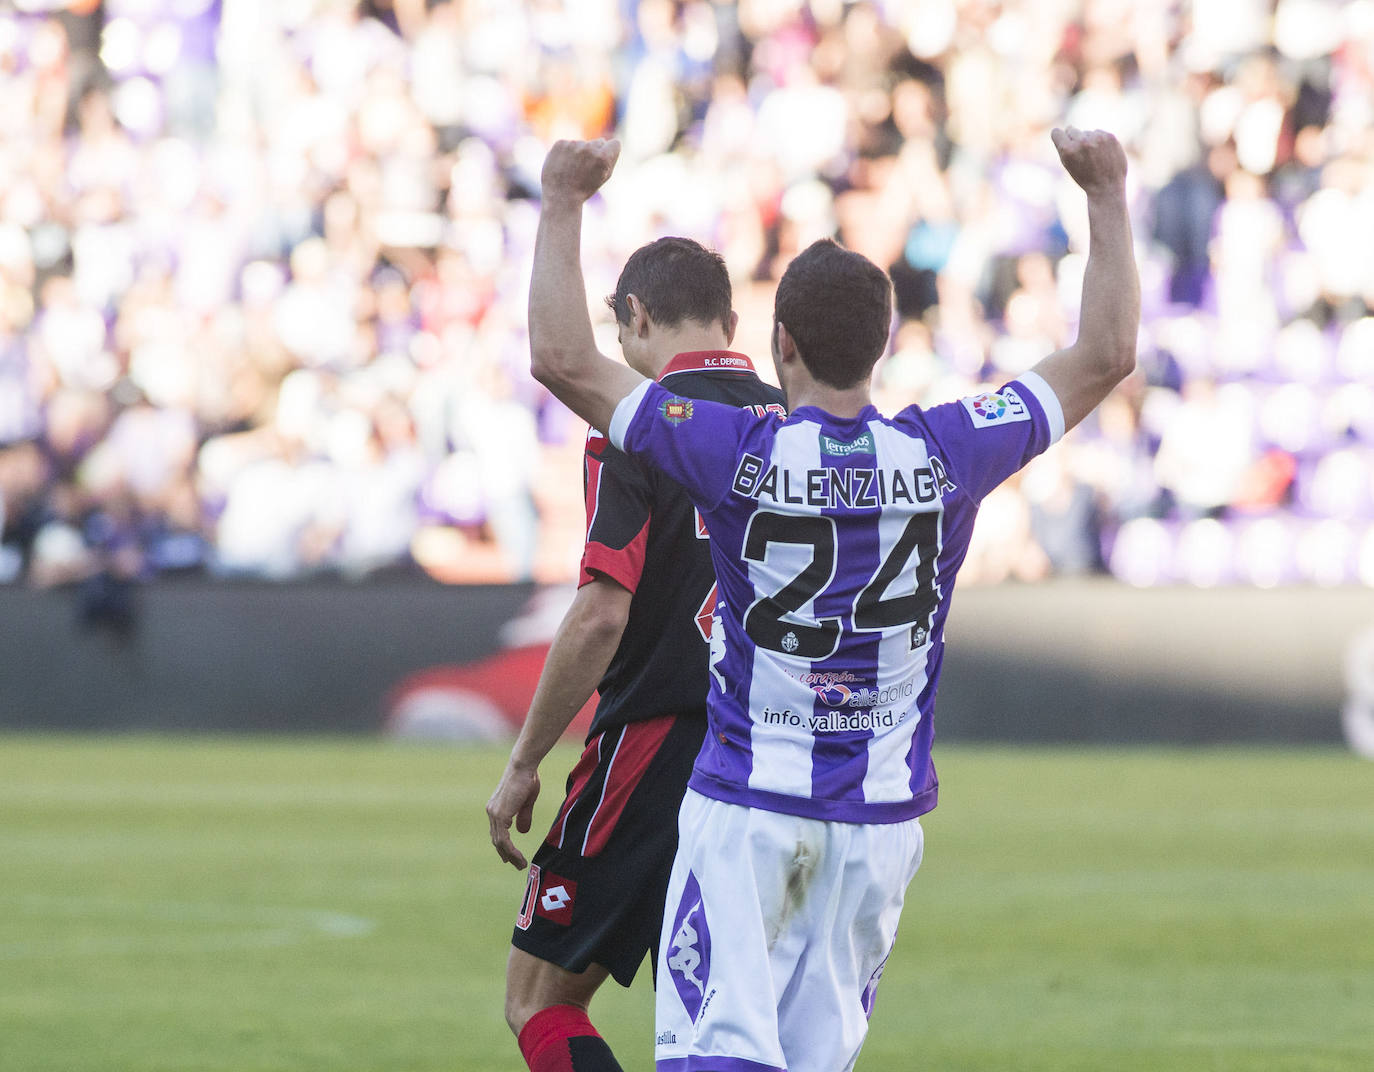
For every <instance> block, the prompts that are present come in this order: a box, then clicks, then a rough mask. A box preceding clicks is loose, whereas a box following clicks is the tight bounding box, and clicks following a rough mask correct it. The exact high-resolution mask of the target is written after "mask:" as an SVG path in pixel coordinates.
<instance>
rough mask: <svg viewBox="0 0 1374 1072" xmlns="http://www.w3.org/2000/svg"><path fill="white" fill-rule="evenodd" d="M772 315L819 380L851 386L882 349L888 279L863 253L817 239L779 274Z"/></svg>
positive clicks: (866, 373) (889, 296)
mask: <svg viewBox="0 0 1374 1072" xmlns="http://www.w3.org/2000/svg"><path fill="white" fill-rule="evenodd" d="M773 319H774V320H775V321H777V322H778V323H780V324H782V325H783V326H784V327H785V328H787V333H788V334H789V335H791V336H792V341H793V342H795V343H796V344H797V350H798V351H799V353H800V354H801V359H802V362H803V363H804V364H805V365H806V368H807V370H808V371H809V372H810V373H811V375H812V376H814V377H815V378H816V379H817V380H818V381H819V382H820V383H823V384H826V385H827V386H830V387H837V388H840V389H845V388H849V387H853V386H855V385H856V384H858V383H861V382H863V381H865V380H867V379H868V377H869V375H870V374H871V373H872V372H873V366H874V365H876V364H877V363H878V358H880V357H882V356H883V351H884V350H886V349H887V339H888V331H889V329H890V327H891V323H892V282H891V280H889V279H888V277H887V273H886V272H884V271H883V270H882V269H881V268H879V267H878V266H877V265H876V264H874V263H873V262H872V261H870V260H869V259H868V258H867V257H863V256H860V255H859V254H858V253H854V252H852V251H850V250H847V249H845V248H844V247H843V246H841V245H840V244H839V243H837V242H834V241H832V240H830V239H829V238H823V239H821V240H820V241H819V242H813V243H812V244H811V245H809V246H807V247H806V249H804V250H802V251H801V252H800V253H798V254H797V255H796V257H794V258H793V259H792V263H791V264H789V265H788V266H787V271H785V272H783V274H782V279H781V280H779V282H778V290H777V294H776V296H775V297H774V299H773Z"/></svg>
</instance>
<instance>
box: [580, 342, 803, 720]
mask: <svg viewBox="0 0 1374 1072" xmlns="http://www.w3.org/2000/svg"><path fill="white" fill-rule="evenodd" d="M659 381H660V382H661V383H663V384H664V385H665V386H667V387H669V388H671V389H672V391H673V392H674V393H675V394H677V395H680V396H682V397H684V398H701V399H709V400H711V401H713V402H724V403H728V404H732V405H737V406H742V407H748V408H757V409H759V410H760V411H765V410H766V411H772V412H775V413H777V414H779V415H780V416H781V415H783V414H784V413H785V410H784V407H783V397H782V392H781V391H779V390H778V389H777V388H776V387H773V386H771V385H770V384H767V383H764V382H763V381H762V380H760V379H759V377H758V375H757V373H756V372H755V371H754V366H753V365H752V364H751V363H750V361H749V359H748V358H747V357H745V356H744V355H743V354H737V353H732V352H730V351H725V350H702V351H692V352H688V353H682V354H678V355H677V356H676V357H675V358H673V360H672V361H671V362H669V364H668V366H667V368H666V369H664V371H663V374H662V375H661V376H660V377H659ZM583 483H584V488H585V491H586V498H587V544H586V547H585V548H584V549H583V553H582V571H581V576H580V578H579V582H578V583H579V585H581V584H586V583H587V582H588V581H590V580H592V578H593V576H594V575H596V574H602V575H604V576H606V577H609V578H611V579H612V580H614V581H616V582H618V583H619V584H622V585H624V586H625V588H626V589H628V590H629V591H630V592H631V593H633V598H632V599H631V600H630V615H629V619H628V621H627V622H626V624H625V633H624V635H623V636H622V637H621V640H620V646H619V647H618V648H617V649H616V653H615V656H614V657H613V658H612V659H611V665H610V666H609V667H608V668H607V670H606V675H605V676H604V677H603V678H602V679H601V683H600V685H599V686H598V688H599V691H600V694H601V695H600V700H599V701H598V703H597V708H596V717H595V718H594V719H593V721H592V726H591V730H590V732H589V734H588V740H590V739H591V738H592V737H594V736H595V735H596V734H598V733H601V732H603V731H604V730H606V729H608V728H610V727H613V726H619V725H624V724H625V723H629V722H638V721H642V720H644V719H650V718H657V717H659V716H661V715H687V716H691V717H696V718H702V719H704V718H705V717H706V683H707V678H706V672H707V671H706V667H707V655H708V641H709V639H710V630H711V615H712V612H713V611H714V609H715V603H716V599H715V584H716V577H715V571H714V570H713V568H712V566H711V556H710V551H709V549H708V546H707V533H706V529H705V527H704V526H703V525H702V524H701V519H700V518H699V517H698V516H697V513H696V510H695V508H694V507H693V506H692V503H691V501H690V500H689V499H688V498H687V494H686V492H684V491H683V490H682V488H681V487H680V486H679V485H678V484H677V483H675V482H674V481H672V480H670V479H669V478H668V477H666V476H663V475H662V474H661V473H658V472H656V471H654V470H652V469H648V468H646V467H644V466H642V465H640V464H639V463H638V462H637V461H634V460H633V459H632V458H629V457H627V456H626V455H625V454H623V453H621V452H620V451H619V450H617V449H616V448H615V447H613V446H611V444H610V442H609V441H608V440H607V439H606V437H605V436H603V435H602V434H601V433H600V432H598V431H596V430H595V429H593V430H592V431H591V432H590V433H589V434H588V436H587V451H586V457H585V465H584V469H583Z"/></svg>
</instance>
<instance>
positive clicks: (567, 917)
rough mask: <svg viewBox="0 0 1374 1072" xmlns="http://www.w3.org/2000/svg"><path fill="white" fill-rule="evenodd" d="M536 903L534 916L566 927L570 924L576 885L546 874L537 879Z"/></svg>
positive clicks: (562, 878) (558, 876) (559, 877)
mask: <svg viewBox="0 0 1374 1072" xmlns="http://www.w3.org/2000/svg"><path fill="white" fill-rule="evenodd" d="M537 896H538V898H539V900H538V902H537V903H536V905H535V909H534V914H535V915H536V916H541V917H542V918H544V919H547V920H548V921H549V922H550V923H557V924H558V925H559V926H560V927H566V926H568V925H569V924H571V923H572V914H573V902H574V901H575V900H576V899H577V883H576V882H574V881H572V879H567V878H564V877H563V876H562V875H555V874H552V873H546V874H544V875H541V876H540V878H539V885H538V893H537Z"/></svg>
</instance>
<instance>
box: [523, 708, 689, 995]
mask: <svg viewBox="0 0 1374 1072" xmlns="http://www.w3.org/2000/svg"><path fill="white" fill-rule="evenodd" d="M705 732H706V721H705V719H702V718H686V717H682V718H679V717H677V716H673V715H669V716H665V717H663V718H655V719H650V720H648V721H646V722H631V723H630V724H629V725H627V726H620V727H614V728H612V729H609V730H607V731H605V732H604V733H601V734H598V735H597V736H596V737H593V738H592V739H591V741H589V742H588V744H587V748H586V750H585V751H584V752H583V753H582V758H581V759H580V760H579V761H578V763H577V766H575V767H574V768H573V771H572V773H571V774H570V775H568V783H567V798H566V799H565V800H564V801H563V806H562V807H561V808H560V809H559V811H558V816H557V818H555V819H554V822H553V826H552V828H551V829H550V830H549V833H548V836H547V837H546V838H545V839H544V843H543V844H542V845H541V846H539V851H537V852H536V853H535V854H534V859H533V860H532V861H531V862H530V870H529V878H528V880H527V882H526V884H525V896H524V898H523V900H522V901H521V905H520V915H519V917H518V918H517V920H516V923H515V932H514V934H513V935H512V936H511V944H512V945H513V946H515V948H516V949H520V950H523V951H524V952H526V953H529V954H531V955H532V956H536V957H538V958H539V959H540V960H547V961H549V962H551V963H553V964H557V965H558V966H559V967H562V968H566V969H567V970H568V971H571V972H581V971H584V970H585V969H586V968H587V966H588V965H589V964H600V965H601V966H602V967H604V968H606V969H608V970H609V971H610V973H611V975H612V976H613V977H614V978H615V981H616V982H618V983H619V984H620V985H621V986H629V985H630V983H631V982H632V981H633V980H634V977H635V972H636V971H637V970H638V969H639V965H640V964H641V963H642V962H643V960H644V955H645V953H652V954H653V955H654V958H653V960H651V964H654V965H656V963H657V954H658V937H659V930H660V928H661V927H662V925H663V898H664V896H665V895H666V893H667V890H668V873H669V871H671V870H672V866H673V855H674V853H676V852H677V813H678V808H679V807H680V806H681V804H682V795H683V793H684V792H686V789H687V779H688V777H689V776H690V775H691V773H692V764H693V762H694V761H695V760H696V757H697V752H698V751H700V749H701V742H702V738H703V736H704V735H705Z"/></svg>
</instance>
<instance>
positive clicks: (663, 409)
mask: <svg viewBox="0 0 1374 1072" xmlns="http://www.w3.org/2000/svg"><path fill="white" fill-rule="evenodd" d="M658 411H659V413H661V414H663V419H664V420H665V421H667V422H668V423H669V424H681V423H682V422H683V421H690V420H691V419H692V400H691V399H690V398H665V399H664V400H663V401H662V402H661V403H660V404H659V407H658Z"/></svg>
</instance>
